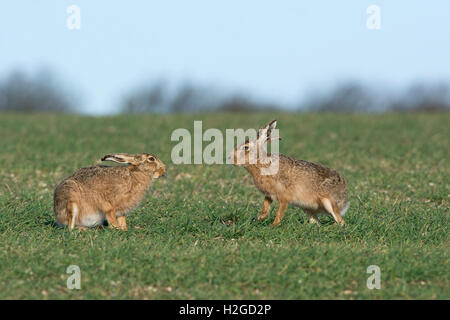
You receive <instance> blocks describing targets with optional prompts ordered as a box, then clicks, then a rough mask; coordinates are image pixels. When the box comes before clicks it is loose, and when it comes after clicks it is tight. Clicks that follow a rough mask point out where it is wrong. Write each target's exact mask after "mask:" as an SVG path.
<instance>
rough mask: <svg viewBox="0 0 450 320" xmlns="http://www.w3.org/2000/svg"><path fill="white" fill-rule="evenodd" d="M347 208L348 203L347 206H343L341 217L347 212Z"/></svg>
mask: <svg viewBox="0 0 450 320" xmlns="http://www.w3.org/2000/svg"><path fill="white" fill-rule="evenodd" d="M349 207H350V201H347V204H346V205H345V207H344V209H342V211H341V216H344V214H345V213H346V212H347V210H348V208H349Z"/></svg>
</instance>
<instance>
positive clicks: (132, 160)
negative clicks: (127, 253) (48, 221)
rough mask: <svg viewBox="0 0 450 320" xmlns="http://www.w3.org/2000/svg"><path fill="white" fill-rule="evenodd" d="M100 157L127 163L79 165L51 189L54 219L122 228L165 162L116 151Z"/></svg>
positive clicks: (147, 156)
mask: <svg viewBox="0 0 450 320" xmlns="http://www.w3.org/2000/svg"><path fill="white" fill-rule="evenodd" d="M102 161H114V162H117V163H126V164H128V166H112V167H110V166H93V167H88V168H82V169H80V170H78V171H77V172H75V173H74V174H73V175H71V176H70V177H68V178H66V179H65V180H64V181H63V182H61V183H60V184H59V185H58V186H57V187H56V189H55V194H54V211H55V215H56V223H57V224H58V225H60V226H63V225H68V226H69V229H70V230H72V229H73V228H74V227H75V226H76V227H80V228H81V229H86V228H87V227H95V226H99V225H103V222H104V220H105V218H106V220H107V221H108V224H109V225H110V226H113V227H115V228H119V229H121V230H126V229H127V225H126V216H127V215H128V213H129V212H130V211H131V210H133V209H135V208H136V207H137V206H138V205H139V204H140V202H141V201H142V198H143V197H144V195H145V192H146V191H147V190H148V188H149V187H150V185H151V183H152V180H153V179H155V178H159V177H161V176H162V175H164V173H165V171H166V166H165V165H164V163H162V162H161V160H159V159H158V158H157V157H156V156H154V155H151V154H148V153H142V154H136V155H130V154H124V153H117V154H111V155H106V156H104V157H103V158H102Z"/></svg>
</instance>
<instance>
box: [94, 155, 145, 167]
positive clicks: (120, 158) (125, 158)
mask: <svg viewBox="0 0 450 320" xmlns="http://www.w3.org/2000/svg"><path fill="white" fill-rule="evenodd" d="M102 161H114V162H117V163H129V164H132V165H137V164H138V161H137V160H136V158H135V157H134V156H133V155H131V154H127V153H115V154H108V155H106V156H104V157H103V158H102Z"/></svg>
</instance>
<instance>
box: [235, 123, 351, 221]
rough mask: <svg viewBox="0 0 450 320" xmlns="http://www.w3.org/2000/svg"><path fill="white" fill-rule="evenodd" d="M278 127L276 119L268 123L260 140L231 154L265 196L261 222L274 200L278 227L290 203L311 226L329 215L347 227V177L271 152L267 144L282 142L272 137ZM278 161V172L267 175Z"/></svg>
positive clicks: (266, 215)
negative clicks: (324, 214) (267, 149)
mask: <svg viewBox="0 0 450 320" xmlns="http://www.w3.org/2000/svg"><path fill="white" fill-rule="evenodd" d="M276 125H277V122H276V120H273V121H272V122H270V123H268V124H267V125H265V126H264V127H262V128H261V129H259V131H258V134H257V138H256V140H252V141H246V142H245V143H243V144H242V145H240V146H238V147H236V148H235V149H234V150H232V151H231V153H230V154H229V160H230V161H231V163H232V164H235V165H238V166H243V167H244V168H245V169H247V171H249V172H250V174H251V175H252V176H253V181H254V183H255V185H256V187H257V188H258V189H259V191H261V192H262V193H263V194H264V195H265V198H264V203H263V208H262V211H261V213H260V215H259V216H258V220H262V219H265V218H267V217H268V215H269V211H270V205H271V203H272V201H277V202H278V211H277V213H276V217H275V220H274V222H273V224H272V225H274V226H276V225H278V224H279V223H280V222H281V220H282V219H283V215H284V212H285V210H286V208H287V206H288V204H290V203H291V204H293V205H295V206H297V207H300V208H302V209H303V211H304V212H305V213H306V214H307V215H308V217H309V221H310V222H311V223H316V224H318V225H320V222H319V219H318V217H317V215H318V214H319V213H326V214H329V215H331V216H333V218H334V220H335V221H336V222H337V223H339V224H340V225H343V224H344V220H343V219H342V216H343V215H344V214H345V212H346V211H347V209H348V207H349V202H348V200H347V184H346V182H345V179H344V177H342V176H341V175H340V174H339V173H337V172H336V171H334V170H331V169H329V168H327V167H324V166H321V165H319V164H316V163H311V162H307V161H304V160H298V159H294V158H291V157H288V156H285V155H282V154H270V153H267V151H266V149H265V145H266V144H267V143H269V142H270V141H271V140H277V139H280V138H279V137H272V136H271V133H272V130H273V129H275V127H276ZM261 155H262V156H261ZM238 160H239V161H238ZM274 161H278V164H277V165H278V167H277V168H278V170H276V171H274V172H272V173H270V174H267V173H268V171H269V170H266V172H264V171H263V170H264V169H267V168H268V167H269V166H271V165H272V163H273V162H274Z"/></svg>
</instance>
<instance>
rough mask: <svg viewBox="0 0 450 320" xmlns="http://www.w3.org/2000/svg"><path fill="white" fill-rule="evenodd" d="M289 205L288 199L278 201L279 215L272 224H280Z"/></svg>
mask: <svg viewBox="0 0 450 320" xmlns="http://www.w3.org/2000/svg"><path fill="white" fill-rule="evenodd" d="M287 206H288V202H287V201H281V200H280V201H279V202H278V211H277V216H276V217H275V220H274V221H273V223H272V226H274V227H275V226H278V225H279V224H280V222H281V220H282V219H283V216H284V212H285V211H286V209H287Z"/></svg>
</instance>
